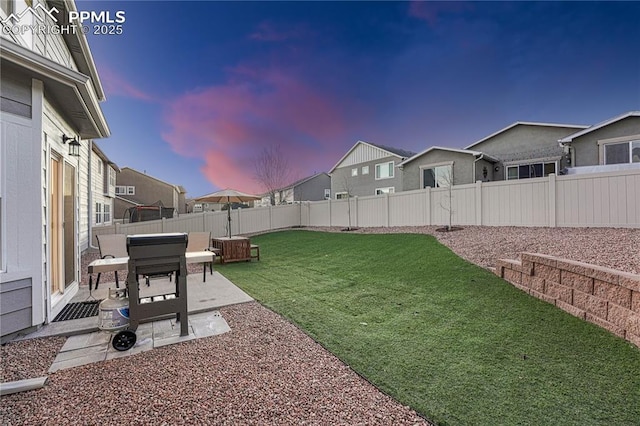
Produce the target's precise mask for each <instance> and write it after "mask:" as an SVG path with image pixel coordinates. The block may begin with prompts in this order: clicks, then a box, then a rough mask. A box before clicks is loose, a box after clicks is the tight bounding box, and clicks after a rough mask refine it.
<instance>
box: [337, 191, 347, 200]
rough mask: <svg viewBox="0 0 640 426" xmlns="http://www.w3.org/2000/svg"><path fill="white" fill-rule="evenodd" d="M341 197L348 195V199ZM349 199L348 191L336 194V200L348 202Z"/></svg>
mask: <svg viewBox="0 0 640 426" xmlns="http://www.w3.org/2000/svg"><path fill="white" fill-rule="evenodd" d="M340 195H346V197H344V198H342V197H340ZM347 198H349V193H348V192H347V191H342V192H336V200H346V199H347Z"/></svg>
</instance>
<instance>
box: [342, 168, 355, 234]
mask: <svg viewBox="0 0 640 426" xmlns="http://www.w3.org/2000/svg"><path fill="white" fill-rule="evenodd" d="M342 190H343V191H344V192H346V193H347V216H348V224H349V226H348V227H347V231H351V229H352V228H351V193H352V192H353V187H352V186H351V181H350V180H349V176H347V175H344V176H343V177H342Z"/></svg>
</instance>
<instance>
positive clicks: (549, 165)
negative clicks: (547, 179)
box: [507, 161, 556, 180]
mask: <svg viewBox="0 0 640 426" xmlns="http://www.w3.org/2000/svg"><path fill="white" fill-rule="evenodd" d="M550 173H556V162H555V161H547V162H540V163H531V164H516V165H512V166H507V180H512V179H529V178H536V177H544V176H549V174H550Z"/></svg>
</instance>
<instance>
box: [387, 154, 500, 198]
mask: <svg viewBox="0 0 640 426" xmlns="http://www.w3.org/2000/svg"><path fill="white" fill-rule="evenodd" d="M497 163H498V160H497V159H495V158H493V157H491V156H490V155H488V154H485V153H482V152H479V151H470V150H468V149H454V148H444V147H439V146H434V147H431V148H429V149H426V150H424V151H422V152H420V153H418V154H416V155H414V156H413V157H410V158H407V159H406V160H404V161H403V162H402V163H400V164H399V168H400V169H401V170H402V176H403V179H402V190H403V191H410V190H413V189H421V188H426V187H432V188H437V187H443V186H449V185H462V184H465V183H472V182H475V181H476V180H482V181H485V182H487V181H491V180H493V174H494V169H495V165H496V164H497Z"/></svg>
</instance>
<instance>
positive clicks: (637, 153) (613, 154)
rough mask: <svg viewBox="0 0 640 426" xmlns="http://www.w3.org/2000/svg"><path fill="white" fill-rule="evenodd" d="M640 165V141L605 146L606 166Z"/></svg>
mask: <svg viewBox="0 0 640 426" xmlns="http://www.w3.org/2000/svg"><path fill="white" fill-rule="evenodd" d="M626 163H640V140H633V141H624V142H619V143H608V144H605V145H604V164H626Z"/></svg>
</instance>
